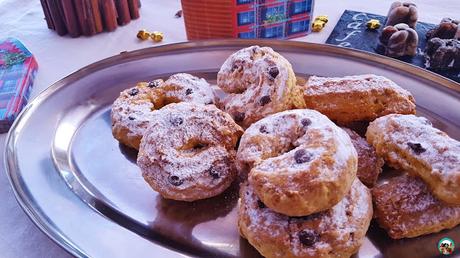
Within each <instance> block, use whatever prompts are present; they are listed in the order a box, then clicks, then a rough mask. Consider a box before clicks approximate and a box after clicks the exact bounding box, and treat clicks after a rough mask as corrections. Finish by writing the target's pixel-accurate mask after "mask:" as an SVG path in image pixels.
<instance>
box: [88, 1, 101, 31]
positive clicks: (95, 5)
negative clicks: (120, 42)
mask: <svg viewBox="0 0 460 258" xmlns="http://www.w3.org/2000/svg"><path fill="white" fill-rule="evenodd" d="M91 7H92V10H93V19H94V24H95V27H96V33H99V32H102V31H103V30H104V27H103V26H102V15H101V10H100V8H99V0H91Z"/></svg>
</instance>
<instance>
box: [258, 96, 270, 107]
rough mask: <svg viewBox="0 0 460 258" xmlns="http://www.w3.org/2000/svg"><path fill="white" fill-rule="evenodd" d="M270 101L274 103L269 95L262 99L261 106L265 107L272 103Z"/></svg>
mask: <svg viewBox="0 0 460 258" xmlns="http://www.w3.org/2000/svg"><path fill="white" fill-rule="evenodd" d="M270 101H272V100H271V98H270V96H268V95H267V96H263V97H262V98H260V105H261V106H265V105H266V104H268V103H270Z"/></svg>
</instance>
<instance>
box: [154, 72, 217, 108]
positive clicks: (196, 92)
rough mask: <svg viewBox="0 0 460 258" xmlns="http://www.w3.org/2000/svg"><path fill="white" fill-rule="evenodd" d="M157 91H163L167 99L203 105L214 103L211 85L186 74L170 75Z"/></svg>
mask: <svg viewBox="0 0 460 258" xmlns="http://www.w3.org/2000/svg"><path fill="white" fill-rule="evenodd" d="M158 89H159V90H160V91H164V95H165V97H166V98H168V99H177V100H179V101H184V102H193V103H201V104H205V105H206V104H213V103H215V96H214V92H213V90H212V87H211V85H209V83H208V82H207V81H206V80H205V79H203V78H198V77H196V76H193V75H191V74H187V73H177V74H174V75H171V77H169V79H168V80H166V81H165V83H164V84H163V85H161V86H160V87H159V88H158Z"/></svg>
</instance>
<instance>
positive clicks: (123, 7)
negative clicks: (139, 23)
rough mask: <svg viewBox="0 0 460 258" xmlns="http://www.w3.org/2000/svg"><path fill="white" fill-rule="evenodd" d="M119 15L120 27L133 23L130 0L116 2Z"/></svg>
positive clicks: (117, 0)
mask: <svg viewBox="0 0 460 258" xmlns="http://www.w3.org/2000/svg"><path fill="white" fill-rule="evenodd" d="M114 1H115V6H116V7H117V13H118V25H125V24H127V23H129V22H130V21H131V15H130V13H129V5H128V0H114Z"/></svg>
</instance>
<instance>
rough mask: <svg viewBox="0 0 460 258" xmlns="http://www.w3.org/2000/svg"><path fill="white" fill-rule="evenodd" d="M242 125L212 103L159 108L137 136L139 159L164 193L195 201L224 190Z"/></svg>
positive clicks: (230, 176)
mask: <svg viewBox="0 0 460 258" xmlns="http://www.w3.org/2000/svg"><path fill="white" fill-rule="evenodd" d="M242 134H243V130H242V129H241V127H240V126H238V125H237V124H236V123H235V122H234V121H233V119H232V118H231V117H230V115H228V114H227V113H224V112H223V111H221V110H219V109H217V108H216V107H215V106H214V105H207V106H205V105H201V104H195V103H187V102H181V103H176V104H170V105H168V106H165V107H164V108H162V109H161V110H159V111H157V113H156V114H155V116H154V117H153V118H152V120H151V121H150V127H149V128H148V129H147V131H146V132H145V134H144V137H143V138H142V140H141V144H140V148H139V154H138V158H137V164H138V165H139V167H140V168H141V170H142V176H143V177H144V179H145V180H146V181H147V182H148V183H149V185H150V186H151V187H152V188H153V189H154V190H156V191H158V192H159V193H160V194H161V195H162V196H163V197H165V198H168V199H174V200H182V201H194V200H199V199H205V198H209V197H212V196H216V195H218V194H220V193H222V192H223V191H224V190H225V189H227V187H229V186H230V184H231V183H232V182H233V180H234V179H235V178H236V168H235V165H234V162H235V156H236V150H235V148H236V144H237V141H238V139H239V137H240V136H241V135H242Z"/></svg>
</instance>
